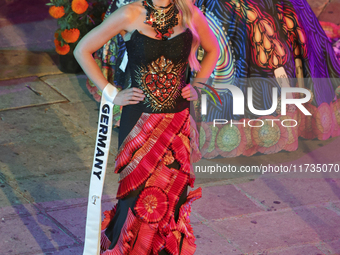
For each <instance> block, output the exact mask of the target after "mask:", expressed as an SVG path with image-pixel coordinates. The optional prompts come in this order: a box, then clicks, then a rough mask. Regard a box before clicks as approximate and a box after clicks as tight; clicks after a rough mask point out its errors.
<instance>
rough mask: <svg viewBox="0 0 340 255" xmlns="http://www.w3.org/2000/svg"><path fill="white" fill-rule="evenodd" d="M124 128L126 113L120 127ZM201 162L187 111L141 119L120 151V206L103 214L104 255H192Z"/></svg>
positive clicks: (118, 163) (149, 114) (118, 162)
mask: <svg viewBox="0 0 340 255" xmlns="http://www.w3.org/2000/svg"><path fill="white" fill-rule="evenodd" d="M123 124H124V110H123V113H122V122H121V127H120V128H122V127H124V126H123ZM199 159H200V153H199V150H198V132H197V129H196V127H195V123H193V119H192V118H191V115H190V114H189V109H188V108H187V109H185V110H183V111H181V112H177V113H158V114H154V113H144V112H143V113H141V115H140V117H139V118H138V121H137V123H136V124H135V125H134V126H133V128H132V129H131V131H130V132H129V133H128V135H127V136H126V137H125V138H124V141H123V142H122V144H121V146H120V147H119V150H118V153H117V157H116V165H115V173H119V174H120V180H119V188H118V192H117V198H118V199H119V201H118V203H117V204H116V205H115V206H114V207H113V209H112V210H111V211H105V212H104V217H105V218H104V220H103V222H102V232H101V254H103V255H113V254H131V255H132V254H136V255H144V254H145V255H147V254H194V252H195V250H196V245H195V236H194V234H193V230H192V227H191V226H190V219H189V216H190V212H191V204H192V202H193V201H194V200H196V199H198V198H200V197H201V188H198V189H196V190H193V191H190V192H189V194H188V195H187V194H186V190H187V186H188V185H190V186H191V187H193V184H194V180H195V176H194V174H193V169H192V164H191V163H192V162H196V161H198V160H199Z"/></svg>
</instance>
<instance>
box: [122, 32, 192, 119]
mask: <svg viewBox="0 0 340 255" xmlns="http://www.w3.org/2000/svg"><path fill="white" fill-rule="evenodd" d="M124 40H125V45H126V49H127V54H128V68H130V73H131V86H132V87H137V88H140V89H142V90H143V92H144V94H145V95H146V97H145V99H144V100H143V101H141V102H139V103H138V104H131V105H127V106H128V107H133V108H136V109H138V110H140V111H143V112H150V113H169V112H179V111H182V110H183V109H185V108H189V106H190V102H189V101H188V100H186V99H184V98H183V97H182V96H181V89H182V88H183V87H185V86H186V83H185V71H186V68H187V66H188V58H189V54H190V50H191V43H192V33H191V31H190V29H189V28H187V29H186V30H185V31H184V32H182V33H180V34H178V35H175V36H174V37H173V38H169V39H168V40H166V41H163V40H158V39H154V38H151V37H149V36H146V35H144V34H141V33H140V32H139V31H138V30H137V29H136V30H134V31H133V32H132V33H129V34H126V35H125V36H124Z"/></svg>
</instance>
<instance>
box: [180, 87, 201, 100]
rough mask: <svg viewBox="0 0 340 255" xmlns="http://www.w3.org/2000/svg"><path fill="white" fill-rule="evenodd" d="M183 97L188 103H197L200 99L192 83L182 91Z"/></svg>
mask: <svg viewBox="0 0 340 255" xmlns="http://www.w3.org/2000/svg"><path fill="white" fill-rule="evenodd" d="M182 97H183V98H185V99H186V100H188V101H195V100H197V99H198V95H197V92H196V90H195V89H194V88H193V86H192V85H191V84H190V83H189V84H187V85H186V86H185V87H184V88H183V89H182Z"/></svg>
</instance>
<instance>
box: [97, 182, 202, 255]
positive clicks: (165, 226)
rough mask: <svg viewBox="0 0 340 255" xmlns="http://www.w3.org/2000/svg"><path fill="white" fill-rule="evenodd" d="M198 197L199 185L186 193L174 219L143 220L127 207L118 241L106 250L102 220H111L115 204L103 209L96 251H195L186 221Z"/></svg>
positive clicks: (117, 254)
mask: <svg viewBox="0 0 340 255" xmlns="http://www.w3.org/2000/svg"><path fill="white" fill-rule="evenodd" d="M201 197H202V189H201V188H198V189H196V190H193V191H190V192H189V194H188V196H187V199H186V202H185V203H184V204H183V205H182V206H181V207H180V209H179V218H178V220H177V222H175V220H174V218H173V216H171V217H170V218H169V219H168V220H166V221H159V222H157V223H147V222H146V221H145V219H142V218H138V214H137V215H134V213H133V212H132V210H131V209H129V212H128V215H127V218H126V221H125V223H124V226H123V228H122V231H121V234H120V236H119V239H118V242H117V244H116V245H115V247H114V248H113V249H109V247H110V245H111V241H110V240H109V238H108V237H107V236H106V235H105V231H106V227H107V225H106V224H104V223H105V222H110V221H111V220H112V218H113V216H114V215H115V213H116V207H114V208H113V209H112V210H110V211H105V212H104V219H103V224H102V231H101V243H100V244H101V245H100V247H101V250H100V254H102V255H126V254H130V255H133V254H135V255H141V254H143V255H148V254H158V253H159V252H160V251H161V250H163V249H165V250H166V251H167V252H168V253H170V254H172V255H178V254H179V252H180V254H185V255H192V254H194V253H195V251H196V244H195V241H196V238H195V236H194V234H193V229H192V226H191V224H190V214H191V205H192V203H193V201H195V200H196V199H199V198H201ZM104 227H105V228H104ZM137 234H138V235H137ZM182 238H183V241H182V247H181V250H180V243H181V239H182ZM132 244H134V245H132Z"/></svg>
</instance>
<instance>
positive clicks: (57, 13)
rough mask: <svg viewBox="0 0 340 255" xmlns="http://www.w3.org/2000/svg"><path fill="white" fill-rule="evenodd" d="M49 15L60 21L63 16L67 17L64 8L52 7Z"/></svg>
mask: <svg viewBox="0 0 340 255" xmlns="http://www.w3.org/2000/svg"><path fill="white" fill-rule="evenodd" d="M48 12H49V14H50V15H51V16H52V17H53V18H55V19H59V18H61V17H62V16H64V15H65V10H64V6H54V5H53V6H51V7H50V9H49V10H48Z"/></svg>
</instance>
